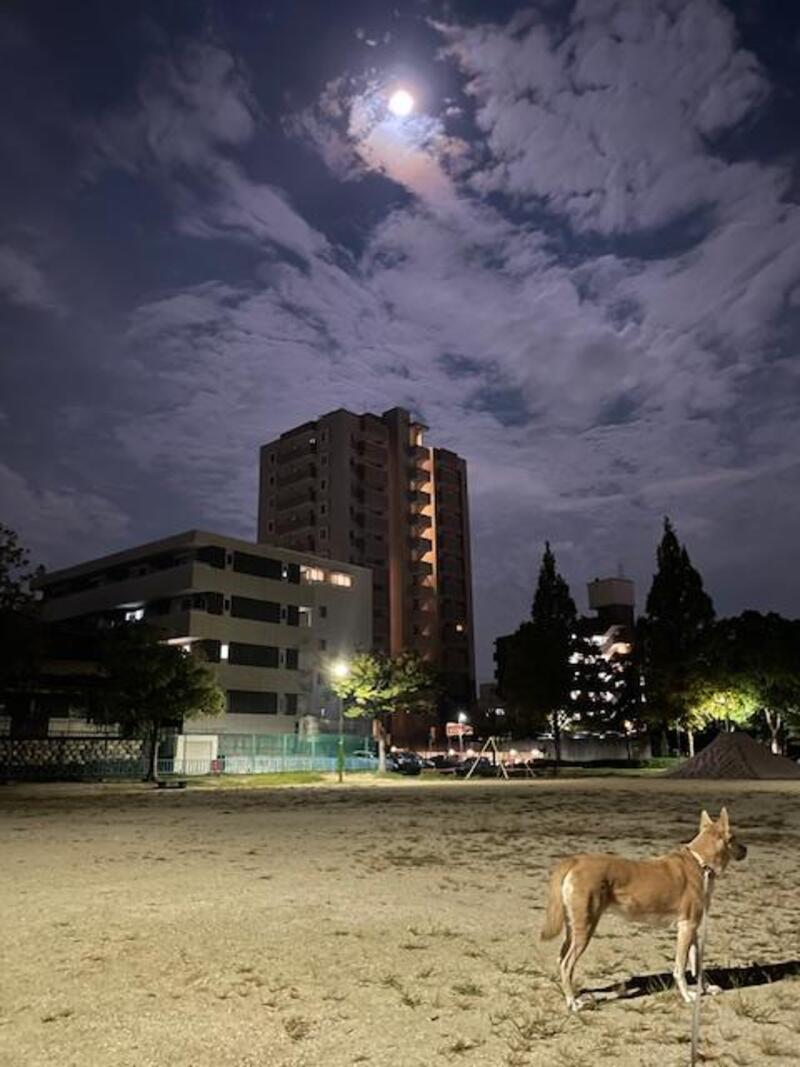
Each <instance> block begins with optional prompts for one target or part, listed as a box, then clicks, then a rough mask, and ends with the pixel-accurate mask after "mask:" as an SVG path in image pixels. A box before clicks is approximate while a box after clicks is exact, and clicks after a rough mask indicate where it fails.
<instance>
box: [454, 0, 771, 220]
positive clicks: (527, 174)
mask: <svg viewBox="0 0 800 1067" xmlns="http://www.w3.org/2000/svg"><path fill="white" fill-rule="evenodd" d="M440 29H441V32H442V34H443V35H444V37H445V39H446V41H447V46H446V49H445V52H446V54H447V55H448V56H450V57H451V58H452V59H454V60H455V61H456V62H457V63H458V65H459V66H460V68H461V70H462V71H463V73H464V74H465V75H466V76H467V78H468V79H469V81H468V84H467V87H466V88H467V92H468V93H469V94H470V95H471V96H472V97H474V100H475V104H476V121H477V124H478V127H479V128H480V130H481V132H482V134H483V135H484V136H485V138H486V145H487V147H488V149H489V152H490V153H491V165H489V166H486V167H480V168H479V169H478V170H477V171H476V173H475V175H474V176H473V185H474V187H475V188H476V189H477V190H478V191H480V192H482V193H489V192H501V193H506V194H508V195H510V196H513V197H515V198H518V199H520V200H522V201H524V202H528V201H533V202H536V203H542V204H543V205H544V206H546V208H547V209H548V210H551V211H553V212H555V213H557V214H561V215H564V216H565V217H566V218H567V219H568V220H569V223H570V225H571V226H572V227H574V228H575V229H576V230H580V231H598V232H601V233H617V232H625V231H629V230H631V229H643V230H647V229H656V228H658V227H661V226H664V225H665V224H666V223H668V222H669V221H670V220H673V219H675V218H678V217H680V216H682V215H686V214H687V213H689V212H690V211H692V210H694V209H696V208H697V207H698V206H699V205H702V204H706V203H715V202H716V201H717V200H718V199H719V186H720V181H724V171H725V164H724V163H723V162H722V161H721V160H719V159H718V158H717V157H716V156H715V155H714V153H713V152H709V143H710V142H711V143H713V140H714V139H715V138H718V137H719V136H720V135H721V134H723V133H725V132H727V131H729V130H730V129H732V128H733V127H735V126H736V125H737V124H738V123H740V122H742V121H743V120H745V119H746V118H748V117H750V116H752V115H753V113H754V112H755V111H756V109H757V108H758V107H759V106H760V105H761V104H762V103H763V102H764V100H765V99H766V97H767V94H768V90H769V86H768V83H767V80H766V78H765V76H764V73H763V71H762V70H761V68H760V67H759V64H758V62H757V61H756V59H755V57H754V56H753V55H752V54H751V53H749V52H747V51H745V50H744V49H742V48H740V47H739V46H738V42H737V39H736V29H735V23H734V19H733V16H732V15H731V14H730V13H729V12H728V11H727V10H726V9H725V8H724V7H723V6H722V5H721V4H720V3H718V2H717V0H675V2H669V3H667V2H665V0H639V2H637V3H635V4H634V3H631V2H630V0H579V2H578V3H576V4H575V6H574V8H573V9H572V11H571V14H570V16H569V18H568V19H567V20H566V25H561V24H559V25H555V24H552V23H548V22H546V21H544V20H535V19H533V18H531V19H530V21H529V22H525V21H524V20H523V21H520V20H519V19H516V20H512V22H511V23H509V24H507V25H505V26H499V25H478V26H475V27H469V28H463V27H460V26H454V25H450V26H446V25H442V26H440Z"/></svg>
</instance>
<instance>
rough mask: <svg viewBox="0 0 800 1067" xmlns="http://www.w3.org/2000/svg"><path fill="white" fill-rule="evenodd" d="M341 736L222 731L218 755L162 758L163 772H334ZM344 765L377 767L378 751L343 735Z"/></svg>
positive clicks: (351, 768) (348, 767)
mask: <svg viewBox="0 0 800 1067" xmlns="http://www.w3.org/2000/svg"><path fill="white" fill-rule="evenodd" d="M338 746H339V738H338V737H337V736H336V735H335V734H319V735H316V736H312V737H303V736H300V735H298V734H219V735H218V736H217V757H216V759H212V758H207V759H189V760H181V759H174V760H166V759H165V760H160V761H159V773H161V774H165V775H166V774H180V775H192V774H281V773H288V772H291V771H322V772H332V771H335V770H336V769H337V768H338ZM342 747H343V749H344V769H345V770H346V771H349V772H354V771H374V770H377V767H378V759H377V755H375V754H374V752H373V750H372V746H371V745H370V744H369V742H368V740H366V739H365V738H364V737H360V736H353V735H347V734H345V736H344V737H343V738H342Z"/></svg>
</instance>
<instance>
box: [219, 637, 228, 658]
mask: <svg viewBox="0 0 800 1067" xmlns="http://www.w3.org/2000/svg"><path fill="white" fill-rule="evenodd" d="M229 651H230V645H228V644H227V642H225V641H223V643H222V644H221V645H220V646H219V658H220V659H227V658H228V652H229Z"/></svg>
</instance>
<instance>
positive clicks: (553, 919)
mask: <svg viewBox="0 0 800 1067" xmlns="http://www.w3.org/2000/svg"><path fill="white" fill-rule="evenodd" d="M571 866H572V860H571V859H567V860H560V861H559V862H558V863H557V864H556V865H555V867H554V868H553V872H552V874H551V875H550V888H549V890H548V893H547V907H546V908H545V915H544V926H543V927H542V932H541V934H540V935H539V936H540V937H541V939H542V941H552V939H553V938H554V937H557V936H558V935H559V934H560V933H561V930H562V929H563V927H564V901H563V900H562V898H561V883H562V882H563V881H564V877H565V875H566V873H567V871H568V870H569V869H570V867H571Z"/></svg>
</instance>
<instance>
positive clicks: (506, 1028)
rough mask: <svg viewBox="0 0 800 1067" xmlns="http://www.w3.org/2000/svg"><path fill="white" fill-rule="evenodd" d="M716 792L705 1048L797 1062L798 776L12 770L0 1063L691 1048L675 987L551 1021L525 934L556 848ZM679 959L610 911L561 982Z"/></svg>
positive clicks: (536, 953)
mask: <svg viewBox="0 0 800 1067" xmlns="http://www.w3.org/2000/svg"><path fill="white" fill-rule="evenodd" d="M721 802H726V803H728V805H729V807H730V810H731V815H732V818H733V821H734V825H735V827H736V828H737V830H738V831H739V832H740V834H741V838H742V840H743V841H744V842H745V843H746V844H747V845H748V846H749V856H748V859H747V860H746V861H745V862H744V863H742V864H738V865H735V866H732V867H731V868H730V870H729V873H728V875H727V876H726V877H725V879H724V880H722V881H721V882H720V884H719V886H718V889H717V895H716V899H715V902H714V908H713V911H712V916H711V921H710V925H709V949H708V962H709V964H710V966H711V967H713V968H723V969H724V970H723V972H722V974H721V975H720V974H716V975H715V976H714V977H715V980H717V981H718V982H719V983H720V984H722V985H724V986H726V987H727V989H726V991H725V992H723V993H722V994H721V995H720V996H718V997H715V998H707V999H706V1000H704V1002H703V1048H704V1051H705V1053H706V1055H707V1057H708V1058H709V1060H710V1061H711V1062H714V1063H718V1064H721V1065H725V1064H731V1065H743V1064H754V1065H755V1064H759V1065H761V1064H775V1065H776V1067H777V1065H779V1064H789V1063H797V1062H798V1052H797V1050H798V1048H800V982H799V981H798V977H800V962H798V961H800V892H799V891H798V890H799V888H800V886H799V883H800V851H799V848H798V846H800V786H798V785H797V784H796V783H786V784H781V783H751V782H744V783H724V782H719V783H702V782H668V781H663V780H661V781H654V780H649V781H648V780H636V779H616V780H615V779H591V780H583V781H575V782H572V783H570V782H560V783H553V782H549V781H548V782H542V781H533V782H528V783H519V784H517V783H513V784H511V783H502V782H489V783H472V782H464V783H445V784H441V783H434V784H430V785H428V784H426V783H424V782H423V783H420V782H418V781H417V782H414V781H397V782H392V783H391V784H383V783H381V784H377V785H372V786H365V785H363V784H362V785H352V786H345V787H343V788H342V787H339V788H337V787H336V786H334V785H331V786H327V785H326V786H323V787H305V788H296V789H291V788H287V789H282V790H268V791H264V790H262V791H254V790H244V791H242V790H231V791H227V790H226V791H221V790H215V791H206V790H202V789H196V790H195V789H188V790H186V791H185V792H184V791H177V790H175V791H158V790H155V789H153V788H147V787H144V786H140V785H136V786H129V787H121V786H21V785H17V786H13V785H9V786H4V787H2V788H0V860H1V868H0V909H1V910H0V936H1V937H2V942H1V943H2V957H3V958H2V965H0V1063H2V1065H3V1067H6V1065H9V1067H10V1065H12V1064H13V1065H14V1067H44V1065H47V1067H70V1065H87V1064H88V1065H92V1067H95V1065H96V1067H106V1065H107V1067H112V1065H113V1067H151V1065H152V1067H167V1065H169V1067H229V1065H230V1067H234V1065H235V1067H262V1065H272V1064H275V1065H280V1067H301V1065H308V1067H314V1065H325V1067H338V1065H344V1064H348V1065H349V1064H364V1065H374V1067H382V1065H389V1064H392V1065H393V1067H414V1065H428V1064H447V1063H460V1064H465V1065H477V1064H487V1065H488V1064H491V1065H498V1067H506V1065H507V1067H515V1065H519V1067H521V1065H525V1064H530V1065H539V1064H541V1065H545V1064H546V1065H548V1067H549V1065H562V1064H563V1065H567V1064H569V1065H583V1064H587V1065H595V1064H609V1065H610V1064H614V1065H615V1067H620V1065H623V1067H624V1065H630V1067H633V1065H636V1067H643V1065H647V1064H657V1065H658V1067H669V1065H672V1064H688V1061H689V1049H688V1034H689V1025H690V1009H689V1008H687V1007H686V1006H685V1005H683V1004H682V1002H680V1001H679V999H678V996H677V994H676V993H675V991H674V990H673V989H667V990H663V989H661V990H660V991H647V989H640V992H641V993H642V994H643V995H639V996H636V997H631V998H630V999H625V1000H619V1001H613V1002H611V1003H605V1004H603V1005H601V1006H599V1007H597V1008H595V1009H594V1010H589V1011H586V1012H583V1013H581V1014H579V1015H576V1016H570V1015H567V1014H566V1012H565V1009H564V1003H563V999H562V997H561V993H560V990H559V988H558V987H557V985H556V984H555V981H554V979H555V974H556V970H555V956H556V953H557V948H558V946H557V943H552V944H547V945H541V944H540V942H539V941H538V927H539V924H540V919H541V909H542V902H543V896H544V889H545V882H546V870H547V868H548V866H549V864H550V862H551V860H552V859H553V857H554V856H556V855H559V854H563V853H565V852H570V851H576V850H584V849H593V850H598V851H610V850H617V851H620V852H624V853H627V854H628V855H631V856H636V855H646V854H653V853H654V852H659V851H664V850H667V849H669V848H670V847H671V846H673V845H674V844H676V843H678V842H681V841H685V840H687V839H688V838H689V837H691V836H692V834H693V833H694V830H695V825H696V821H697V819H698V816H699V811H700V808H701V807H702V806H704V805H705V806H708V807H710V808H711V809H712V811H713V813H714V814H716V811H717V809H718V807H719V805H720V803H721ZM672 955H673V933H672V931H670V930H661V931H658V930H656V931H651V930H643V929H637V928H634V927H626V926H623V925H622V923H620V922H619V921H618V920H616V919H615V918H613V917H606V919H605V920H604V921H603V923H602V924H601V926H600V929H599V932H598V935H597V936H596V938H595V940H594V941H593V943H592V945H591V947H590V948H589V950H588V952H587V954H586V956H585V957H584V959H583V961H582V962H581V964H580V965H579V970H578V985H579V986H583V987H584V988H585V987H596V988H599V987H602V986H607V985H610V984H612V983H615V982H622V981H623V980H625V979H631V978H632V977H637V976H638V977H639V978H642V977H643V976H647V975H659V974H661V975H665V976H666V975H667V974H668V972H669V971H670V970H671V965H672ZM754 963H756V964H759V965H762V969H761V970H758V971H755V972H747V971H746V970H744V968H747V967H748V966H749V965H751V964H754ZM763 965H769V966H767V967H766V968H764V967H763ZM777 965H784V966H783V967H782V968H780V967H778V966H777ZM770 967H771V968H772V969H771V970H770V969H769V968H770ZM770 979H778V980H775V981H772V982H770ZM748 980H751V981H752V980H755V981H756V982H757V984H753V985H750V986H746V987H743V986H745V983H746V982H747V981H748ZM654 987H655V989H658V988H659V983H658V982H657V981H656V982H655V983H654Z"/></svg>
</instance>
